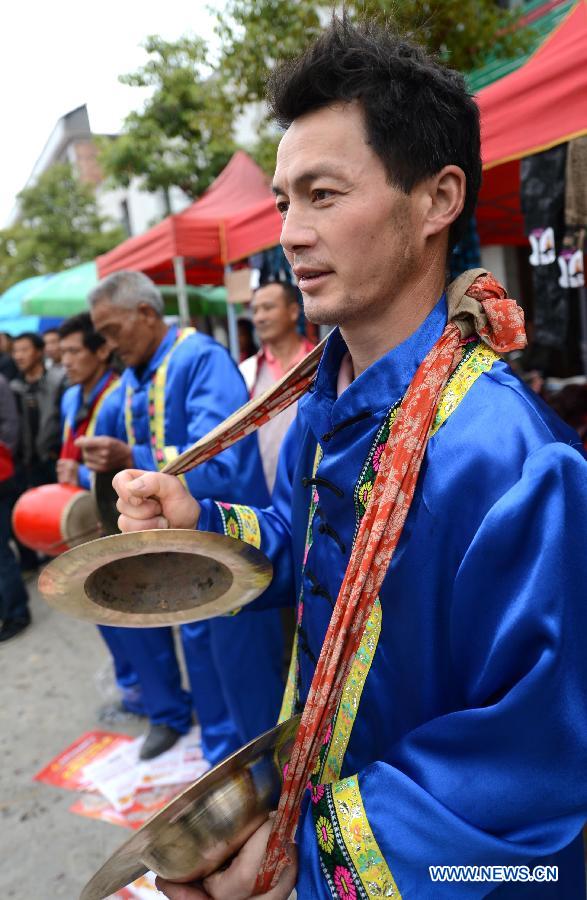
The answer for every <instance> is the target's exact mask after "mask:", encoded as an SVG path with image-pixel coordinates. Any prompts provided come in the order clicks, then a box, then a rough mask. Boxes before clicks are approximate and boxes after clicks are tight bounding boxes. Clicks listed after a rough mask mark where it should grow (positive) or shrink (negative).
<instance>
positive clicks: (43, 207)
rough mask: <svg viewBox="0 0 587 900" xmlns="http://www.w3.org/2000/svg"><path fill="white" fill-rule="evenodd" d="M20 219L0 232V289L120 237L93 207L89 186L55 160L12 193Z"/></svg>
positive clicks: (101, 249)
mask: <svg viewBox="0 0 587 900" xmlns="http://www.w3.org/2000/svg"><path fill="white" fill-rule="evenodd" d="M18 200H19V203H20V218H19V220H18V222H16V224H15V225H13V226H12V227H11V228H7V229H4V230H3V231H0V290H6V288H7V287H9V286H10V285H11V284H14V283H15V282H17V281H22V280H23V279H24V278H28V277H30V276H32V275H41V274H44V273H47V272H58V271H60V270H61V269H67V268H70V267H71V266H75V265H78V264H79V263H82V262H88V261H89V260H92V259H94V257H95V256H97V255H98V254H100V253H105V252H106V251H107V250H110V249H111V248H112V247H115V246H116V244H118V243H120V241H122V240H124V238H125V234H124V231H123V229H122V228H120V227H111V226H110V223H109V220H108V219H106V218H105V217H104V216H102V215H101V214H100V212H99V210H98V206H97V202H96V195H95V190H94V188H93V187H92V186H91V185H89V184H83V183H82V182H80V181H79V179H78V178H77V176H76V174H75V172H74V170H73V168H72V167H71V165H70V164H69V163H59V164H56V165H54V166H52V167H51V168H50V169H48V170H47V171H46V172H44V173H43V174H42V175H41V176H40V177H39V179H38V180H37V182H36V183H35V184H34V185H32V186H31V187H28V188H25V189H24V190H23V191H21V193H20V194H19V195H18Z"/></svg>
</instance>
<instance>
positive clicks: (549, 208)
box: [520, 144, 569, 368]
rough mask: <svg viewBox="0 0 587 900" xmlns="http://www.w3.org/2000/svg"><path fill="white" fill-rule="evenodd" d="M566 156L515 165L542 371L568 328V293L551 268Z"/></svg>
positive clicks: (556, 153) (562, 151)
mask: <svg viewBox="0 0 587 900" xmlns="http://www.w3.org/2000/svg"><path fill="white" fill-rule="evenodd" d="M566 154H567V145H566V144H560V145H559V146H558V147H553V148H552V149H551V150H546V151H545V152H543V153H536V154H534V155H533V156H528V157H526V158H525V159H523V160H522V161H521V163H520V180H521V184H520V188H521V207H522V212H523V215H524V226H525V232H526V234H527V235H528V238H529V241H530V249H531V253H530V257H529V261H530V264H531V266H532V282H533V286H534V345H535V346H534V350H535V352H536V353H537V354H539V355H541V357H542V359H543V360H544V362H543V367H545V368H548V367H549V364H548V360H549V358H551V357H552V353H551V352H549V351H557V350H558V351H564V347H565V343H566V339H567V333H568V325H569V298H568V290H566V289H565V288H564V287H562V286H561V285H560V284H559V277H560V269H559V265H557V251H558V250H559V249H560V248H561V247H562V242H563V237H564V224H565V222H564V204H565V164H566ZM541 348H542V351H543V352H542V353H540V349H541Z"/></svg>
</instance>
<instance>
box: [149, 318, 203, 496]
mask: <svg viewBox="0 0 587 900" xmlns="http://www.w3.org/2000/svg"><path fill="white" fill-rule="evenodd" d="M195 333H196V329H195V328H183V329H182V330H181V331H180V332H179V334H178V335H177V337H176V339H175V341H174V342H173V346H172V347H171V348H170V350H169V352H168V353H167V354H166V356H165V357H164V359H163V360H162V362H161V365H160V366H159V367H158V369H157V371H156V372H155V377H154V379H153V381H152V385H151V390H150V391H149V394H150V395H151V396H150V397H149V400H150V401H151V402H152V404H153V416H154V419H155V421H154V425H155V450H156V451H159V452H158V453H157V452H156V454H155V463H156V464H157V467H158V468H161V465H160V463H159V459H160V460H161V462H163V460H164V458H165V451H166V450H168V451H169V450H170V449H171V448H170V447H165V384H166V381H167V369H168V368H169V360H170V359H171V355H172V353H173V352H174V350H176V349H177V348H178V347H179V345H180V344H181V343H183V341H185V339H186V338H187V337H190V335H192V334H195ZM176 453H177V451H176ZM157 457H159V459H157ZM184 484H185V479H184Z"/></svg>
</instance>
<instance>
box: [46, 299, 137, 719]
mask: <svg viewBox="0 0 587 900" xmlns="http://www.w3.org/2000/svg"><path fill="white" fill-rule="evenodd" d="M59 340H60V348H59V349H60V354H61V356H60V358H61V360H62V365H63V368H64V369H65V372H66V375H67V380H68V382H69V384H70V385H71V387H69V388H68V389H67V390H66V391H65V393H64V394H63V397H62V398H61V422H62V428H63V438H62V445H61V452H60V454H59V459H58V460H57V480H58V481H59V482H60V483H61V484H75V485H78V486H79V487H82V488H85V490H91V487H92V484H91V472H90V470H89V469H88V467H87V466H86V465H84V463H83V461H82V454H81V450H80V449H79V447H77V446H76V444H75V442H76V440H77V439H78V438H79V437H82V436H83V435H87V436H88V437H91V436H93V435H95V434H108V431H109V428H111V427H113V426H112V424H111V423H115V422H116V419H117V417H118V409H119V407H120V401H119V400H118V398H117V390H118V387H119V377H118V374H117V373H116V372H115V371H114V370H113V369H112V368H110V357H111V352H110V348H109V347H108V345H107V344H106V341H105V340H104V338H103V337H102V335H101V334H98V332H97V331H95V330H94V326H93V325H92V319H91V317H90V314H89V313H80V314H79V315H77V316H72V317H71V318H69V319H67V320H66V321H65V322H63V324H62V325H61V327H60V328H59ZM99 630H100V633H101V635H102V637H103V638H104V641H105V642H106V645H107V646H108V649H109V650H110V652H111V654H112V659H113V662H114V671H115V674H116V682H117V685H118V688H119V690H120V694H121V706H122V709H123V711H125V712H130V713H133V714H135V715H145V709H144V706H143V703H142V700H141V687H140V685H139V680H138V676H137V674H136V672H135V671H134V669H133V667H132V665H131V664H130V662H129V660H128V658H127V656H126V654H125V653H124V640H125V629H120V628H110V627H107V626H99Z"/></svg>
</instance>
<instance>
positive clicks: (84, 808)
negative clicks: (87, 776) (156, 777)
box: [69, 784, 187, 829]
mask: <svg viewBox="0 0 587 900" xmlns="http://www.w3.org/2000/svg"><path fill="white" fill-rule="evenodd" d="M186 787H187V785H185V784H178V785H165V787H154V788H148V789H147V790H141V791H139V792H138V793H137V794H136V796H135V799H134V802H133V804H132V806H130V807H129V808H128V809H126V810H125V811H124V813H121V812H118V811H117V810H116V809H115V808H114V807H113V806H112V805H111V804H110V803H109V801H108V800H107V799H106V798H105V797H103V796H102V795H101V794H99V793H96V794H88V793H85V794H82V795H81V796H80V797H79V799H78V800H76V801H75V803H74V804H73V805H72V806H70V807H69V811H70V812H72V813H76V814H77V815H78V816H86V817H87V818H89V819H99V820H100V821H102V822H109V823H110V824H112V825H121V826H122V827H123V828H132V829H137V828H140V827H141V825H144V824H145V822H148V820H149V819H150V818H151V817H152V816H154V815H155V813H157V812H159V810H160V809H163V807H164V806H167V804H168V803H169V802H170V801H171V800H173V799H174V798H175V797H177V795H178V794H181V792H182V791H184V790H185V789H186Z"/></svg>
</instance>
